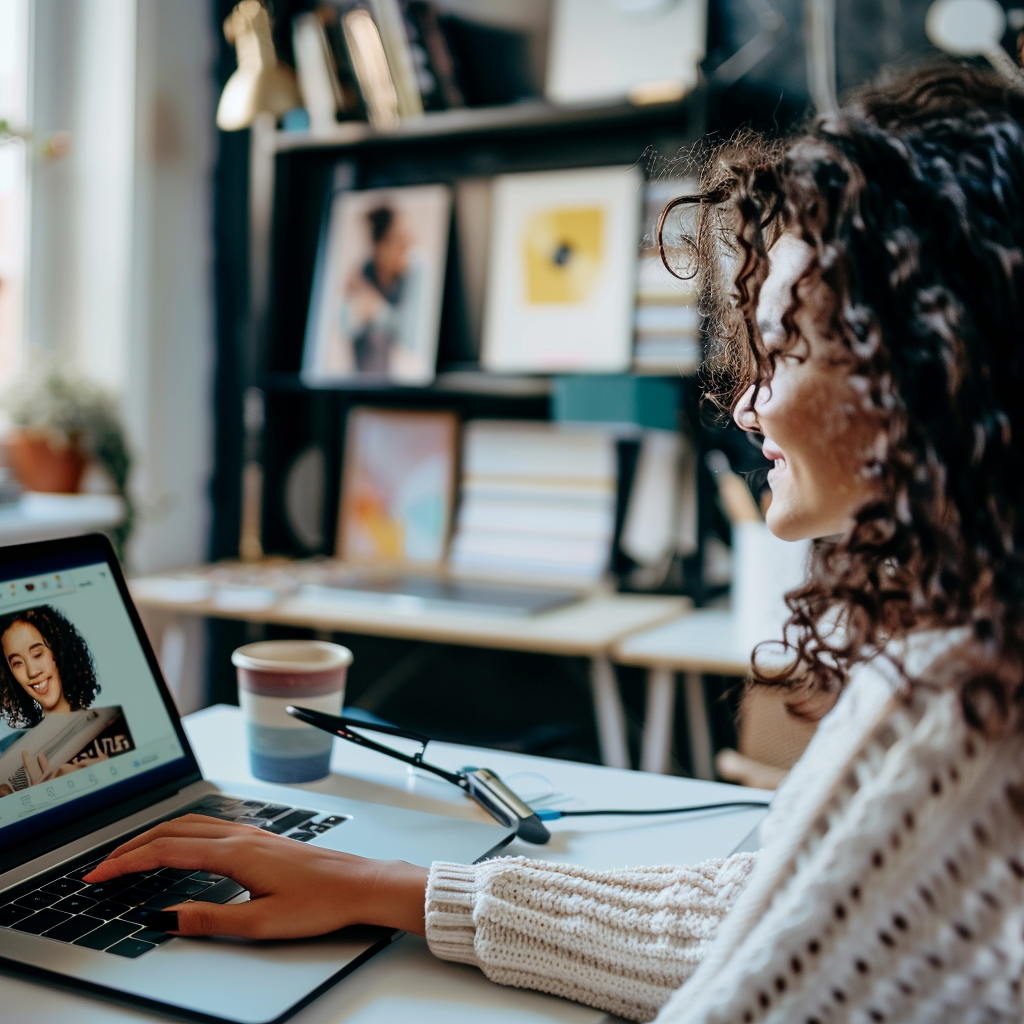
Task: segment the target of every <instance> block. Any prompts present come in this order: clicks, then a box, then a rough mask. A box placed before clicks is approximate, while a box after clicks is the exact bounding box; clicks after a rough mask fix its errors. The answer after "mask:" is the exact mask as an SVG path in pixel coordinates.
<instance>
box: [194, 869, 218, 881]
mask: <svg viewBox="0 0 1024 1024" xmlns="http://www.w3.org/2000/svg"><path fill="white" fill-rule="evenodd" d="M192 877H193V878H194V879H195V880H196V881H197V882H219V881H220V880H221V879H222V878H224V877H226V876H224V875H215V874H214V873H213V872H212V871H194V872H193V873H192Z"/></svg>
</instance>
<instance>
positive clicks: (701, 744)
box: [683, 672, 715, 779]
mask: <svg viewBox="0 0 1024 1024" xmlns="http://www.w3.org/2000/svg"><path fill="white" fill-rule="evenodd" d="M683 696H684V699H685V702H686V731H687V735H688V736H689V739H690V762H691V764H692V765H693V774H694V777H695V778H698V779H714V777H715V767H714V763H713V758H712V752H711V726H710V725H709V723H708V706H707V700H706V699H705V697H704V679H703V677H702V676H701V674H700V673H699V672H687V673H686V674H685V675H684V676H683Z"/></svg>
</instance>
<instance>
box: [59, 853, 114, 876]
mask: <svg viewBox="0 0 1024 1024" xmlns="http://www.w3.org/2000/svg"><path fill="white" fill-rule="evenodd" d="M106 859H107V858H106V857H100V859H99V860H94V861H90V862H89V863H88V864H86V865H85V866H79V867H77V868H72V869H71V870H70V871H68V872H67V873H66V874H65V875H64V877H65V878H73V879H75V880H76V881H81V880H82V875H87V874H89V872H90V871H92V870H93V869H94V868H96V867H98V866H99V865H100V864H102V863H103V862H104V861H105V860H106Z"/></svg>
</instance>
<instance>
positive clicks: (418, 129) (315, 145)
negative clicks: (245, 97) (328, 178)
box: [271, 95, 699, 153]
mask: <svg viewBox="0 0 1024 1024" xmlns="http://www.w3.org/2000/svg"><path fill="white" fill-rule="evenodd" d="M698 104H699V99H698V97H697V96H696V95H691V96H690V97H688V98H687V99H686V100H685V101H683V102H672V103H653V104H648V105H644V106H637V105H635V104H625V103H620V104H614V105H574V106H556V105H554V104H552V103H547V102H545V101H543V100H524V101H523V102H521V103H513V104H509V105H507V106H500V107H463V108H461V109H457V110H438V111H429V112H427V113H425V114H424V115H423V116H422V117H416V118H409V119H407V120H405V121H403V122H402V123H401V124H400V125H399V126H398V127H397V128H394V129H392V130H389V131H380V130H377V129H374V128H372V127H370V125H369V124H368V123H366V122H365V121H343V122H339V123H338V125H337V126H336V127H335V128H333V129H332V130H331V131H329V132H312V131H308V130H307V131H283V130H282V131H275V132H274V133H273V139H272V142H271V146H272V148H273V149H274V151H275V152H277V153H285V152H291V151H294V150H300V149H319V148H352V147H357V146H362V145H372V144H374V143H382V142H388V141H390V142H396V143H400V142H402V141H404V140H408V139H418V138H438V137H442V136H452V135H473V134H489V133H501V132H515V131H539V130H545V129H546V130H557V129H559V128H563V127H576V126H580V125H584V124H595V125H605V126H607V125H611V124H615V123H620V124H621V123H631V124H636V123H640V122H643V121H644V120H647V121H650V122H651V123H657V122H658V121H661V120H664V119H665V117H666V116H672V115H675V116H677V117H679V118H681V119H685V118H687V117H688V116H692V114H693V111H694V109H695V106H697V105H698Z"/></svg>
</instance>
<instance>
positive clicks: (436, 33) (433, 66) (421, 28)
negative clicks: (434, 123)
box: [404, 0, 466, 110]
mask: <svg viewBox="0 0 1024 1024" xmlns="http://www.w3.org/2000/svg"><path fill="white" fill-rule="evenodd" d="M404 8H405V11H406V12H407V23H411V25H412V28H413V30H414V34H413V38H412V40H411V42H410V45H411V46H412V49H413V58H414V60H415V61H416V62H417V74H418V75H420V93H421V94H422V95H423V105H424V107H425V108H426V109H427V110H452V109H455V108H457V107H464V106H465V105H466V98H465V95H464V94H463V91H462V86H461V85H460V84H459V73H458V67H457V65H456V62H455V57H454V55H453V54H452V48H451V45H450V44H449V42H448V37H447V36H446V35H445V32H444V28H443V27H442V25H441V21H440V19H439V18H438V16H437V9H436V8H435V7H434V5H433V4H431V3H426V2H425V0H407V2H406V3H405V4H404ZM417 47H420V48H422V52H420V51H418V49H417ZM431 80H432V82H433V84H431Z"/></svg>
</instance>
